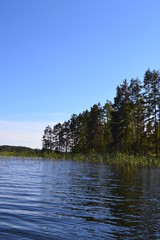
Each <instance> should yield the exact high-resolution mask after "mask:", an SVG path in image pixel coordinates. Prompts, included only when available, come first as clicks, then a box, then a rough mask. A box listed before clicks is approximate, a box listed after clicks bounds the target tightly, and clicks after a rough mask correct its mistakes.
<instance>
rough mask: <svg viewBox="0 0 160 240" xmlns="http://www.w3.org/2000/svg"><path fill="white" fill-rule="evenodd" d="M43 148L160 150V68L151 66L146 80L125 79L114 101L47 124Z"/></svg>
mask: <svg viewBox="0 0 160 240" xmlns="http://www.w3.org/2000/svg"><path fill="white" fill-rule="evenodd" d="M42 150H43V151H48V152H51V151H55V152H74V153H91V152H97V153H113V152H119V153H124V154H127V155H131V154H134V155H146V154H149V155H155V156H156V157H157V158H158V156H159V153H160V72H159V71H156V70H153V71H151V70H150V69H148V70H147V71H146V72H145V74H144V79H143V82H141V81H140V80H139V79H137V78H136V79H131V80H130V81H129V82H128V81H127V80H124V81H123V83H122V84H121V85H119V86H117V89H116V96H115V98H114V102H113V103H112V102H110V101H108V100H107V101H106V103H105V105H104V106H101V105H100V103H98V104H94V105H93V106H92V107H91V109H90V111H88V110H86V111H84V112H83V113H80V114H79V115H76V114H73V115H72V116H71V118H70V119H69V120H68V121H65V122H64V123H58V124H56V125H55V126H54V127H53V128H52V127H51V126H47V127H46V128H45V130H44V135H43V139H42Z"/></svg>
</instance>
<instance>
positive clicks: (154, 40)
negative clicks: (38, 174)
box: [0, 0, 160, 148]
mask: <svg viewBox="0 0 160 240" xmlns="http://www.w3.org/2000/svg"><path fill="white" fill-rule="evenodd" d="M159 13H160V1H159V0H23V1H22V0H14V1H13V0H1V1H0V87H1V94H0V102H1V108H0V113H1V114H0V145H3V144H9V145H25V146H29V147H35V148H37V147H38V148H41V138H42V135H43V130H44V128H45V126H47V125H48V124H50V125H51V126H53V124H55V123H56V122H62V121H64V120H68V119H69V118H70V116H71V115H72V114H73V113H76V114H79V113H80V112H82V111H83V110H86V109H90V107H91V106H92V105H93V104H95V103H98V102H100V103H101V104H102V105H103V104H104V103H105V101H106V99H109V100H111V101H112V100H113V98H114V96H115V94H116V87H117V85H119V84H121V83H122V81H123V80H124V79H125V78H127V79H128V80H130V79H131V78H136V77H138V78H139V79H140V80H143V75H144V73H145V71H146V70H147V69H148V68H149V67H150V68H151V69H156V70H159V69H160V65H159V64H160V61H159V56H160V45H159V44H160V31H159V23H160V14H159Z"/></svg>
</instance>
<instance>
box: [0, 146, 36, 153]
mask: <svg viewBox="0 0 160 240" xmlns="http://www.w3.org/2000/svg"><path fill="white" fill-rule="evenodd" d="M1 153H11V154H12V153H13V154H20V155H21V154H26V155H27V154H31V155H38V154H41V150H39V149H32V148H29V147H22V146H9V145H2V146H0V154H1Z"/></svg>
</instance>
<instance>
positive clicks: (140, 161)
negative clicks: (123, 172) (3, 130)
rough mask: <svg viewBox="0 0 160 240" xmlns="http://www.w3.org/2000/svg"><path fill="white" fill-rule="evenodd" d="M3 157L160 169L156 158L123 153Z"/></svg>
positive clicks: (33, 153) (37, 152) (4, 154)
mask: <svg viewBox="0 0 160 240" xmlns="http://www.w3.org/2000/svg"><path fill="white" fill-rule="evenodd" d="M0 156H2V157H9V156H14V157H22V158H25V157H31V158H35V157H36V158H44V159H57V160H58V159H64V160H65V159H70V160H77V161H90V162H95V163H106V164H110V165H121V166H122V165H130V166H136V167H139V166H148V167H151V166H155V167H160V159H156V157H154V156H134V155H125V154H121V153H115V154H99V153H87V154H81V153H55V152H51V153H47V152H43V151H41V150H32V151H21V152H14V151H12V152H0Z"/></svg>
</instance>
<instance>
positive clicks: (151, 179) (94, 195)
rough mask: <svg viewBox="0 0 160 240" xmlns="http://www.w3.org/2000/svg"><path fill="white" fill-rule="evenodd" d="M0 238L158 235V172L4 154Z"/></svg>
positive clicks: (0, 167)
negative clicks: (13, 156) (9, 156)
mask: <svg viewBox="0 0 160 240" xmlns="http://www.w3.org/2000/svg"><path fill="white" fill-rule="evenodd" d="M0 239H68V240H71V239H92V240H93V239H99V240H100V239H128V240H130V239H145V240H146V239H160V170H159V169H156V168H140V169H136V168H114V167H111V166H108V165H105V164H95V163H87V162H78V161H70V160H65V161H64V160H56V161H55V160H43V159H24V160H23V159H20V158H19V159H18V158H1V159H0Z"/></svg>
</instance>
